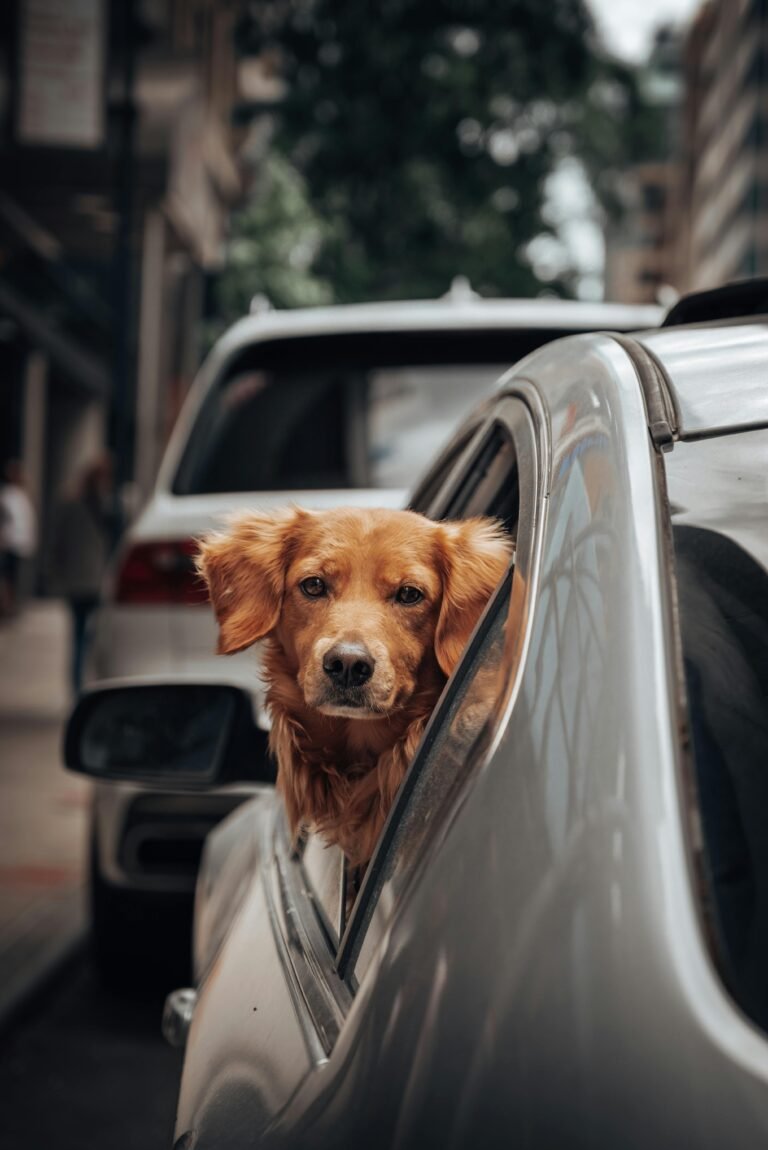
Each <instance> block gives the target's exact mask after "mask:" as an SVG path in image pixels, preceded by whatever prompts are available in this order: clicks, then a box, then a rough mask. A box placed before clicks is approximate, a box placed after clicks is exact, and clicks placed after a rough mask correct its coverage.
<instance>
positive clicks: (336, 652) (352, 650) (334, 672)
mask: <svg viewBox="0 0 768 1150" xmlns="http://www.w3.org/2000/svg"><path fill="white" fill-rule="evenodd" d="M375 666H376V661H375V659H373V657H372V656H371V655H370V653H369V652H368V651H367V650H366V649H365V647H364V646H363V645H362V643H336V645H335V646H333V647H331V649H330V650H329V651H326V653H325V657H324V658H323V670H324V671H325V673H326V675H327V676H328V678H329V679H331V680H332V681H333V682H334V683H335V684H336V686H337V687H362V685H363V683H367V682H368V680H369V679H370V677H371V675H372V674H373V668H374V667H375Z"/></svg>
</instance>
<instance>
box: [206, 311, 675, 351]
mask: <svg viewBox="0 0 768 1150" xmlns="http://www.w3.org/2000/svg"><path fill="white" fill-rule="evenodd" d="M663 316H664V311H663V309H662V308H659V307H655V306H653V305H646V304H619V303H588V302H583V301H580V300H560V299H469V300H456V299H451V298H446V299H443V300H409V301H393V302H387V303H364V304H339V305H334V306H333V307H312V308H291V309H289V310H285V311H266V312H260V313H259V314H257V315H249V316H245V317H244V318H243V319H241V320H238V321H237V323H235V324H234V325H233V326H232V327H231V328H230V329H229V331H228V332H227V333H226V334H225V335H224V336H223V337H222V339H221V341H220V345H219V347H220V349H221V351H224V352H231V351H234V350H236V349H237V348H238V347H240V346H243V345H245V344H249V343H253V342H257V341H261V340H267V339H285V338H300V337H302V336H316V335H343V334H344V333H350V334H351V333H359V332H387V331H439V330H447V331H467V330H472V329H477V330H480V331H482V330H491V329H503V328H511V329H514V328H534V329H535V328H541V329H542V330H549V329H556V330H561V331H563V332H564V333H566V332H580V331H595V330H602V331H634V330H637V329H638V328H647V327H655V326H657V325H658V324H660V323H661V321H662V319H663Z"/></svg>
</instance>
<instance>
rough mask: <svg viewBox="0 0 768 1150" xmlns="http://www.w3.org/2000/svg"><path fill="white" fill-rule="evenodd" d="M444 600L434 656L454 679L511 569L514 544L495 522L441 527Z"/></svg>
mask: <svg viewBox="0 0 768 1150" xmlns="http://www.w3.org/2000/svg"><path fill="white" fill-rule="evenodd" d="M438 532H439V535H438V539H439V546H440V553H441V568H442V577H443V598H442V602H441V604H440V615H439V617H438V620H437V629H436V631H435V655H436V657H437V661H438V663H439V664H440V668H441V670H442V671H444V672H445V674H446V675H450V674H451V672H452V671H453V669H454V667H455V666H456V664H457V663H458V661H459V658H460V656H461V653H462V651H463V650H464V648H465V647H466V645H467V642H468V640H469V636H470V635H471V634H472V631H473V630H474V627H475V624H476V623H477V621H478V619H479V618H480V616H481V614H482V612H483V608H484V607H485V605H486V603H487V602H488V600H489V599H490V597H491V595H492V594H493V591H494V590H495V588H496V586H497V584H498V583H499V580H500V579H501V577H502V575H503V574H504V572H505V571H506V569H507V567H508V566H509V559H510V555H511V554H512V540H511V539H510V537H509V535H507V534H506V532H505V531H504V528H503V526H502V524H501V523H499V522H498V520H496V519H482V518H478V519H465V520H463V521H461V522H455V523H440V524H438Z"/></svg>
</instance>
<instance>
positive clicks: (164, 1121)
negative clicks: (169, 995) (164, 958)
mask: <svg viewBox="0 0 768 1150" xmlns="http://www.w3.org/2000/svg"><path fill="white" fill-rule="evenodd" d="M162 1002H163V992H162V991H161V990H158V989H157V988H144V989H142V990H139V991H136V992H134V993H133V994H131V995H128V996H122V997H118V996H116V995H115V994H113V993H111V992H109V991H107V990H105V989H104V988H103V987H102V986H101V985H100V984H99V981H98V979H97V978H96V976H95V974H94V973H93V971H92V969H91V966H90V962H89V959H88V955H87V952H86V950H85V948H82V949H81V950H80V951H79V952H78V953H77V954H76V955H75V956H74V957H73V958H72V959H70V960H69V962H68V963H67V964H66V965H65V966H64V967H63V968H61V969H60V970H59V971H58V972H57V974H56V976H55V978H54V979H53V980H52V981H51V982H50V983H49V984H48V986H46V987H45V988H44V989H43V990H42V991H41V992H40V993H39V994H38V995H37V997H36V998H35V999H34V1000H33V1001H32V1002H31V1003H30V1004H28V1005H27V1007H26V1009H25V1011H24V1014H23V1015H22V1016H21V1017H19V1018H17V1019H16V1020H15V1022H13V1023H12V1025H11V1026H10V1027H9V1028H7V1029H6V1031H5V1032H4V1033H3V1034H0V1147H2V1148H3V1150H52V1148H53V1147H55V1148H56V1150H168V1148H169V1147H170V1146H171V1143H172V1138H173V1122H174V1116H175V1106H176V1096H177V1092H178V1086H179V1076H180V1073H181V1055H180V1052H178V1051H176V1050H172V1049H171V1048H170V1047H169V1046H168V1045H167V1044H166V1043H165V1041H164V1040H163V1038H162V1036H161V1034H160V1014H161V1009H162Z"/></svg>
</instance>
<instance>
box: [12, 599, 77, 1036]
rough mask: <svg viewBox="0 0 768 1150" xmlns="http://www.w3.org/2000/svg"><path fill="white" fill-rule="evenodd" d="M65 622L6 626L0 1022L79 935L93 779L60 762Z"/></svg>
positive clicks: (59, 609)
mask: <svg viewBox="0 0 768 1150" xmlns="http://www.w3.org/2000/svg"><path fill="white" fill-rule="evenodd" d="M67 650H68V619H67V616H66V613H65V608H64V606H63V605H62V604H60V603H57V602H52V601H37V602H35V601H33V602H31V603H30V605H29V606H28V607H27V608H26V609H25V611H24V612H23V614H22V615H21V616H20V617H19V618H18V619H15V620H13V621H12V622H10V623H8V622H5V623H2V624H0V1024H1V1023H2V1021H3V1019H4V1018H5V1017H6V1016H7V1015H8V1014H9V1013H10V1012H11V1011H12V1010H13V1009H14V1008H15V1006H16V1005H17V1004H18V1003H19V1002H20V1001H21V1000H22V999H23V998H24V997H26V995H28V994H29V993H30V992H31V991H32V990H33V988H34V987H35V985H36V984H37V982H38V981H39V979H40V978H42V977H44V975H45V974H46V972H47V971H48V970H50V969H51V968H52V966H53V965H54V964H56V963H57V962H59V961H60V960H61V959H62V958H63V957H65V955H66V954H67V953H69V951H70V950H71V949H72V947H73V946H74V945H75V943H76V942H77V941H78V940H79V939H80V938H81V937H82V935H83V931H84V929H85V910H84V885H83V884H84V868H85V848H86V841H85V840H86V814H87V804H88V785H87V783H85V782H84V781H82V780H80V779H79V778H77V777H76V776H74V775H70V774H68V773H66V772H65V771H64V770H62V768H61V766H60V741H61V728H62V721H63V719H64V718H65V717H66V714H67V710H68V706H69V695H68V689H67V681H66V658H67Z"/></svg>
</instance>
